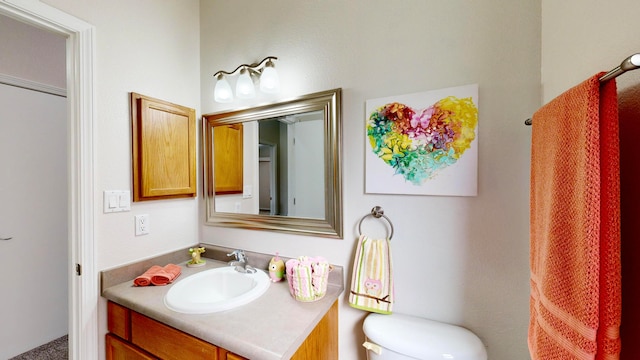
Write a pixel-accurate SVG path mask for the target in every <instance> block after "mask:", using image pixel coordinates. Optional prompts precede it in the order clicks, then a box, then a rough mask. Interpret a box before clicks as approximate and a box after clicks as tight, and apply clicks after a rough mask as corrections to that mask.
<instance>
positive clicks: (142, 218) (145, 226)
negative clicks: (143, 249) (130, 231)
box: [136, 214, 151, 236]
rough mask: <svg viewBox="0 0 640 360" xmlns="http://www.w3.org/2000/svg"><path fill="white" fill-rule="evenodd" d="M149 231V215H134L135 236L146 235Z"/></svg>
mask: <svg viewBox="0 0 640 360" xmlns="http://www.w3.org/2000/svg"><path fill="white" fill-rule="evenodd" d="M149 231H151V226H150V223H149V215H148V214H143V215H136V236H140V235H147V234H148V233H149Z"/></svg>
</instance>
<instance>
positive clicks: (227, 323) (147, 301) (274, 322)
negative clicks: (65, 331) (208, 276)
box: [102, 250, 344, 360]
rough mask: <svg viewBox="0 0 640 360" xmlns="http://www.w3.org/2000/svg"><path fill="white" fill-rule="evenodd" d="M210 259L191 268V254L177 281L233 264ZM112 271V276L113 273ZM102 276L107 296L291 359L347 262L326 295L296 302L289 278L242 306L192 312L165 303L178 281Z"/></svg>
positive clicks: (339, 284) (335, 291)
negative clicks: (145, 282) (146, 282)
mask: <svg viewBox="0 0 640 360" xmlns="http://www.w3.org/2000/svg"><path fill="white" fill-rule="evenodd" d="M208 251H209V250H208ZM205 260H207V263H206V264H205V265H204V266H202V267H195V268H190V267H187V266H186V262H187V260H186V259H185V261H183V262H180V263H177V264H178V265H180V266H181V267H182V274H181V275H180V276H179V277H178V278H177V279H176V280H175V281H174V282H173V284H175V283H177V282H179V281H180V280H182V279H185V278H186V277H188V276H189V275H192V274H195V273H198V272H201V271H204V270H208V269H212V268H216V267H221V266H227V263H226V262H222V261H218V260H212V259H209V258H205ZM148 263H149V262H148V261H147V264H148ZM157 265H165V264H163V263H157ZM145 266H146V265H145ZM106 275H107V277H108V274H106ZM102 277H103V280H102V283H103V284H102V285H103V289H102V296H103V297H104V298H106V299H108V300H111V301H113V302H115V303H117V304H120V305H122V306H125V307H127V308H129V309H131V310H134V311H136V312H139V313H141V314H143V315H146V316H148V317H150V318H152V319H155V320H157V321H160V322H162V323H164V324H167V325H169V326H171V327H174V328H176V329H178V330H181V331H184V332H185V333H188V334H190V335H193V336H195V337H197V338H200V339H202V340H204V341H207V342H209V343H212V344H214V345H217V346H220V347H223V348H225V349H227V350H229V351H231V352H234V353H236V354H238V355H241V356H244V357H246V358H249V359H256V360H261V359H264V360H272V359H273V360H275V359H289V358H290V357H291V356H292V355H293V354H294V353H295V352H296V350H297V349H298V347H300V345H301V344H302V343H303V342H304V340H305V339H306V338H307V336H308V335H309V334H310V333H311V331H312V330H313V328H314V327H315V326H316V325H317V324H318V322H319V321H320V319H322V317H323V316H324V315H325V314H326V313H327V311H328V310H329V308H330V307H331V306H332V305H333V303H334V302H335V301H336V299H338V297H339V296H340V294H341V293H342V291H343V290H344V284H343V271H342V267H340V266H334V267H333V270H332V271H331V273H330V275H329V281H328V286H327V293H326V295H325V296H324V297H323V298H322V299H320V300H317V301H314V302H299V301H296V300H295V299H293V297H292V296H291V294H290V293H289V287H288V284H287V281H286V280H284V281H281V282H277V283H271V284H270V286H269V289H268V290H267V292H266V293H265V294H263V295H262V296H261V297H259V298H258V299H256V300H254V301H252V302H250V303H249V304H246V305H243V306H241V307H238V308H236V309H231V310H227V311H222V312H218V313H212V314H205V315H192V314H182V313H178V312H175V311H172V310H169V309H168V308H167V307H166V306H165V305H164V296H165V294H166V293H167V292H168V291H169V289H170V288H171V286H172V284H169V285H167V286H146V287H136V286H133V278H135V276H134V277H132V278H131V279H128V280H127V281H124V282H121V283H117V284H111V283H109V281H107V282H105V272H103V273H102ZM111 282H112V281H111ZM105 285H106V286H105Z"/></svg>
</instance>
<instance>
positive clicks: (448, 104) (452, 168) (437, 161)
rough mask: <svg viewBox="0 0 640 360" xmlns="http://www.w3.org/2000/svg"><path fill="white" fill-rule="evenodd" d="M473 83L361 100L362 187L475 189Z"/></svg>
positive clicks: (433, 191) (424, 191) (434, 191)
mask: <svg viewBox="0 0 640 360" xmlns="http://www.w3.org/2000/svg"><path fill="white" fill-rule="evenodd" d="M477 103H478V86H477V85H467V86H460V87H452V88H447V89H440V90H433V91H427V92H422V93H415V94H408V95H401V96H394V97H387V98H380V99H372V100H368V101H367V104H366V114H367V119H366V136H367V141H366V147H367V149H366V175H365V176H366V192H367V193H381V194H416V195H451V196H475V195H477V163H478V139H477V138H478V106H477Z"/></svg>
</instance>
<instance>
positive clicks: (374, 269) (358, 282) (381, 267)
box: [349, 235, 394, 314]
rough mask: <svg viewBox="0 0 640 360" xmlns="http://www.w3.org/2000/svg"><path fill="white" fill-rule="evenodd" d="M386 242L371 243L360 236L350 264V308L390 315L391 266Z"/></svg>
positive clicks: (389, 247)
mask: <svg viewBox="0 0 640 360" xmlns="http://www.w3.org/2000/svg"><path fill="white" fill-rule="evenodd" d="M390 244H391V242H390V240H389V239H379V240H374V239H370V238H368V237H366V236H365V235H361V236H360V239H359V241H358V247H357V249H356V255H355V257H354V260H353V274H352V277H351V292H350V293H349V305H351V307H353V308H356V309H360V310H365V311H371V312H376V313H380V314H391V310H392V306H393V297H394V295H393V271H392V269H393V266H392V261H391V246H390Z"/></svg>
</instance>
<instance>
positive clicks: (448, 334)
mask: <svg viewBox="0 0 640 360" xmlns="http://www.w3.org/2000/svg"><path fill="white" fill-rule="evenodd" d="M362 328H363V330H364V334H365V336H366V341H365V343H364V344H362V346H364V347H365V348H366V349H367V359H369V360H408V359H419V360H436V359H438V360H442V359H453V360H487V351H486V349H485V347H484V345H483V344H482V341H480V339H479V338H478V337H477V336H476V335H475V334H474V333H472V332H471V331H469V330H467V329H465V328H463V327H460V326H455V325H451V324H445V323H441V322H438V321H434V320H429V319H424V318H419V317H415V316H410V315H404V314H395V313H394V314H393V315H382V314H377V313H371V314H369V315H367V317H366V319H365V320H364V324H363V326H362Z"/></svg>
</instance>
